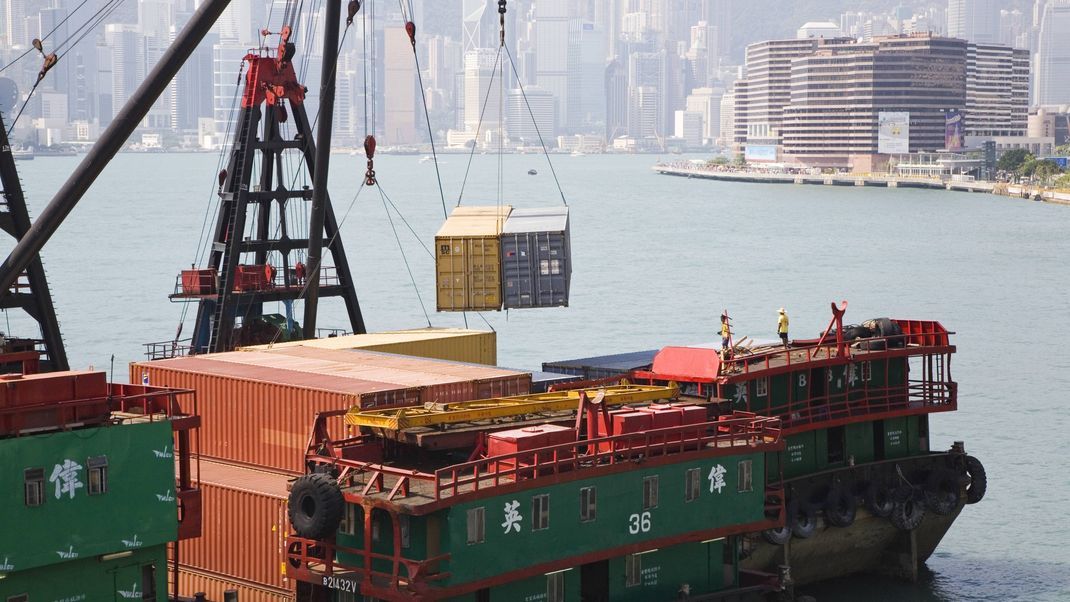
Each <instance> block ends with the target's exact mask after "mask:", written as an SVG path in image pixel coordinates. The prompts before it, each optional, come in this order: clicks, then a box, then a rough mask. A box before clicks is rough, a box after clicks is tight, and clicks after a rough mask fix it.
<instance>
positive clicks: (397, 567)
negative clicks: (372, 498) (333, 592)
mask: <svg viewBox="0 0 1070 602" xmlns="http://www.w3.org/2000/svg"><path fill="white" fill-rule="evenodd" d="M391 518H392V520H393V521H396V520H397V517H396V516H393V517H391ZM339 554H346V555H351V556H354V557H356V558H360V559H361V564H360V566H354V565H351V564H347V563H344V562H339V561H338V555H339ZM286 558H287V563H288V566H287V569H288V572H290V573H292V574H293V576H294V577H296V578H298V579H302V580H304V581H311V582H314V583H322V579H321V577H322V576H324V575H326V576H334V575H335V574H336V573H344V574H349V575H353V577H354V581H357V582H358V583H360V584H363V585H364V588H365V589H366V590H371V591H379V592H382V593H384V594H389V593H397V594H400V593H402V592H403V591H406V592H413V591H416V590H420V589H424V588H425V587H426V585H427V584H428V583H433V582H435V581H441V580H443V579H448V578H449V576H450V573H448V572H445V571H441V570H440V569H441V567H442V566H443V565H444V564H445V563H446V562H448V561H449V558H450V555H449V554H440V555H438V556H434V557H431V558H427V559H422V560H414V559H411V558H405V557H404V556H401V554H400V553H396V554H383V553H379V552H372V551H371V550H368V549H361V548H350V547H347V546H341V545H338V544H337V543H336V542H334V541H331V540H323V541H320V540H313V539H305V538H303V537H297V536H296V535H291V536H289V537H287V538H286ZM376 564H380V565H383V564H389V565H390V567H391V568H390V570H389V571H385V570H377V569H376V568H375V565H376ZM310 577H312V578H310ZM369 586H370V588H369ZM371 591H365V592H364V593H371Z"/></svg>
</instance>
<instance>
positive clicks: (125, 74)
mask: <svg viewBox="0 0 1070 602" xmlns="http://www.w3.org/2000/svg"><path fill="white" fill-rule="evenodd" d="M104 44H105V46H107V47H108V48H109V49H110V51H111V66H110V67H111V114H112V115H115V114H117V113H118V112H119V109H121V108H122V107H123V105H124V104H126V101H127V99H129V98H130V95H131V94H133V93H134V90H136V89H137V87H138V86H139V85H141V82H142V80H144V79H145V73H146V71H145V47H144V44H143V36H142V35H141V34H140V33H139V32H138V27H137V25H130V24H128V23H110V24H108V25H105V26H104ZM102 125H103V123H102Z"/></svg>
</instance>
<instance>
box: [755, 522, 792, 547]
mask: <svg viewBox="0 0 1070 602" xmlns="http://www.w3.org/2000/svg"><path fill="white" fill-rule="evenodd" d="M762 539H764V540H765V541H767V542H769V543H771V544H773V545H774V546H782V545H784V544H786V543H788V540H789V539H791V525H790V524H788V525H784V526H783V527H780V528H779V529H766V530H765V531H762Z"/></svg>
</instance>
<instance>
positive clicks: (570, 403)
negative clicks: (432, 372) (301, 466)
mask: <svg viewBox="0 0 1070 602" xmlns="http://www.w3.org/2000/svg"><path fill="white" fill-rule="evenodd" d="M580 393H586V394H587V398H588V399H590V400H592V401H595V400H597V399H598V398H599V397H601V399H602V403H605V404H608V405H621V404H627V403H642V402H652V401H659V400H666V399H673V398H675V397H676V396H677V393H678V390H677V388H676V386H675V385H671V386H668V387H655V386H646V385H615V386H610V387H597V388H592V389H577V390H573V391H556V392H552V393H538V394H532V395H517V396H514V397H494V398H491V399H478V400H475V401H462V402H458V403H450V404H425V405H424V406H423V407H411V408H400V409H390V410H364V411H362V410H360V409H359V408H353V409H351V410H350V411H349V412H348V413H347V414H346V424H350V425H353V426H368V427H374V428H382V429H390V430H395V431H400V430H404V429H407V428H412V427H418V426H436V425H443V424H457V423H460V422H474V421H477V420H490V419H494V418H509V417H514V416H524V415H527V414H538V413H540V412H553V411H561V410H575V409H576V408H577V407H579V402H580Z"/></svg>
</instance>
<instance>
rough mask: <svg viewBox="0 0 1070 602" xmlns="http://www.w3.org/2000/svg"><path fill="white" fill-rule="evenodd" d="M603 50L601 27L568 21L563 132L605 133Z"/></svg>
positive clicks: (604, 54) (604, 39) (604, 59)
mask: <svg viewBox="0 0 1070 602" xmlns="http://www.w3.org/2000/svg"><path fill="white" fill-rule="evenodd" d="M606 48H607V46H606V36H605V31H604V30H603V29H602V28H601V27H599V26H597V25H595V24H594V23H588V22H583V21H580V20H579V19H572V20H571V21H570V24H569V53H568V59H569V67H568V78H567V82H568V91H567V94H568V98H567V102H566V103H565V107H566V109H567V110H568V115H566V116H565V119H564V126H565V129H566V130H567V131H568V132H570V133H584V134H590V133H598V134H601V133H602V132H603V131H604V130H605V126H606V88H605V85H604V82H603V75H604V73H605V68H606V52H607V50H606ZM536 60H538V59H537V57H536ZM559 121H560V120H559Z"/></svg>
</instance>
